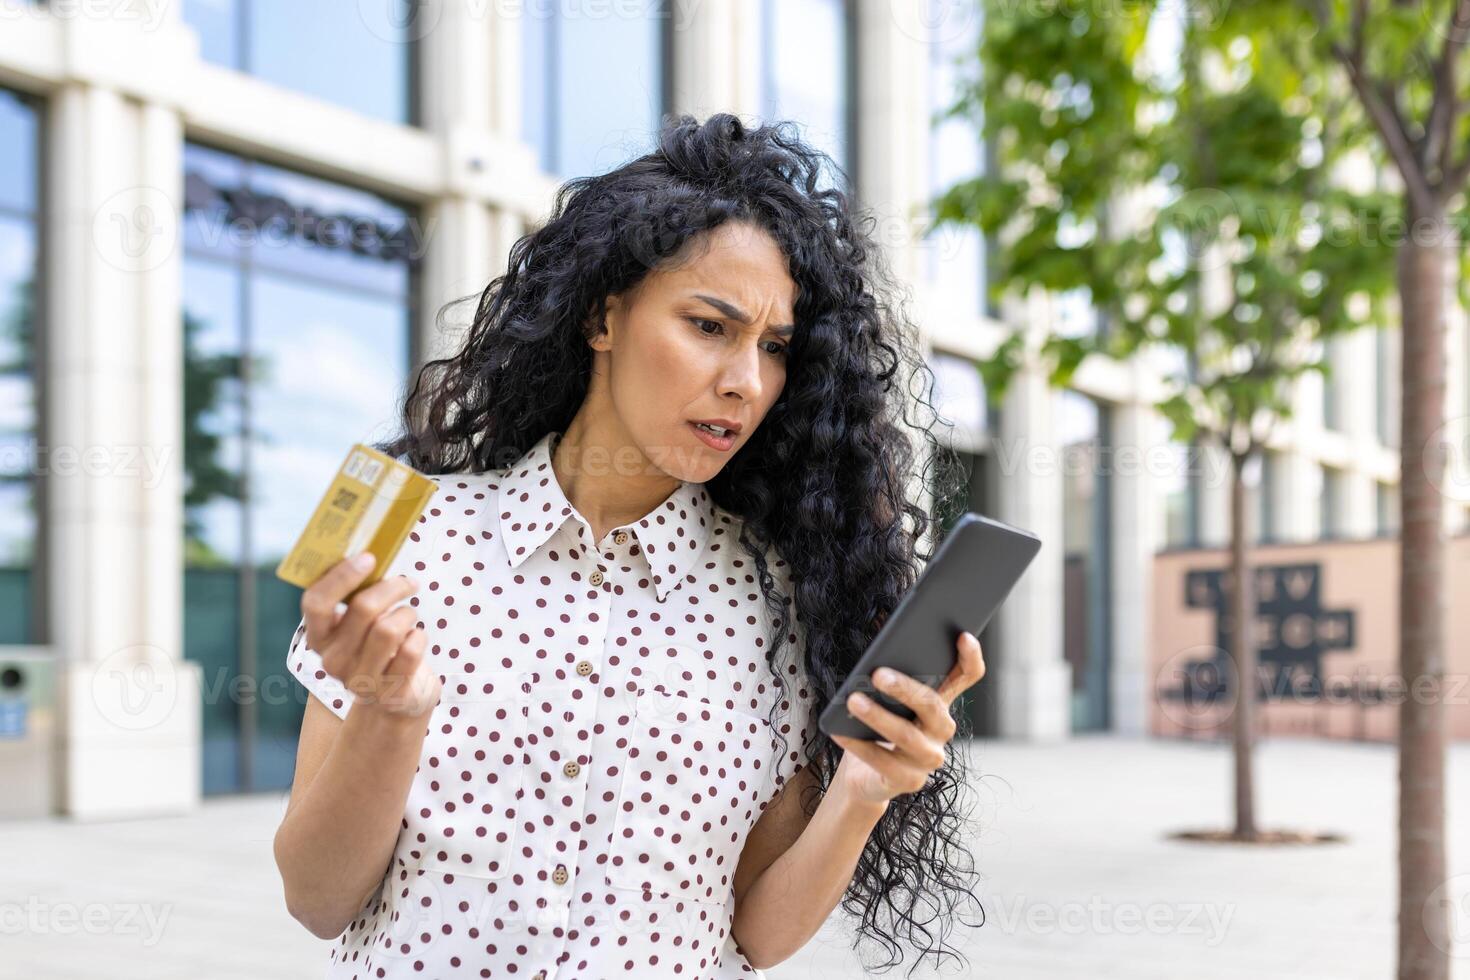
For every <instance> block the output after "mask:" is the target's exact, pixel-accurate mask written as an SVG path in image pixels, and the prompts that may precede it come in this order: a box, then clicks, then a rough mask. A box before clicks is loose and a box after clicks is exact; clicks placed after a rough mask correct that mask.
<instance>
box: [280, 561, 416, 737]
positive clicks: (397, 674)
mask: <svg viewBox="0 0 1470 980" xmlns="http://www.w3.org/2000/svg"><path fill="white" fill-rule="evenodd" d="M364 554H367V556H368V557H369V558H372V557H373V556H372V555H371V554H369V553H366V552H364ZM358 557H361V556H358ZM372 567H373V563H372V562H371V561H369V562H366V563H365V564H363V565H358V564H356V562H355V560H354V559H352V558H344V559H342V560H341V561H339V562H338V563H337V564H335V565H333V566H332V567H331V568H330V569H328V570H327V573H326V574H325V575H323V576H322V577H321V578H319V579H317V581H316V582H314V583H312V585H311V587H310V588H308V589H307V590H306V591H305V592H304V593H302V595H301V615H302V618H303V619H304V620H305V621H306V645H307V646H308V647H310V648H311V649H313V650H315V651H317V653H318V654H320V655H321V658H322V669H323V670H325V671H326V672H327V673H328V674H331V675H332V676H333V677H335V678H337V679H338V680H339V681H341V682H342V684H343V686H345V687H346V688H347V690H349V691H351V692H352V694H353V697H354V698H355V701H354V707H356V706H357V705H358V704H362V705H365V706H370V710H375V711H377V710H380V711H383V712H385V713H387V714H389V715H394V716H400V717H408V718H424V717H427V716H428V715H429V713H430V712H432V711H433V710H434V705H436V704H437V703H438V702H439V693H440V689H441V684H440V682H439V677H438V675H436V674H435V673H434V672H433V671H432V670H430V669H429V668H428V666H427V664H426V662H425V660H424V647H425V645H426V643H427V640H426V637H425V634H424V631H423V630H421V629H419V628H418V610H416V609H415V608H414V607H413V606H411V605H403V606H399V607H398V608H396V609H395V608H393V607H394V606H395V605H396V604H397V603H399V602H401V601H402V600H404V599H406V598H407V597H408V596H410V595H412V594H413V593H415V592H417V591H418V588H419V584H418V582H416V581H414V580H413V579H411V578H409V577H407V576H406V575H395V576H393V577H391V578H385V579H383V580H382V581H379V582H374V583H373V584H372V585H369V586H368V587H367V588H365V589H362V590H361V591H360V592H358V593H357V594H356V595H354V596H353V597H352V599H351V601H347V602H345V605H344V600H345V597H346V596H347V595H348V594H349V593H351V592H352V590H353V589H355V588H356V587H357V586H358V584H359V583H361V582H362V580H363V579H365V578H367V576H368V574H369V573H370V572H371V571H372ZM339 606H344V608H341V609H339V608H338V607H339Z"/></svg>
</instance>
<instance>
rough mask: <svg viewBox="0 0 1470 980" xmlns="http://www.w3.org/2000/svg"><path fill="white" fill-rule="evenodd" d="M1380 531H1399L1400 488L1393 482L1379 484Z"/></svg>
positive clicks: (1380, 532) (1386, 533)
mask: <svg viewBox="0 0 1470 980" xmlns="http://www.w3.org/2000/svg"><path fill="white" fill-rule="evenodd" d="M1377 498H1378V499H1377V504H1378V533H1379V534H1380V535H1393V534H1398V533H1399V488H1398V487H1397V486H1396V485H1394V484H1391V483H1380V484H1378V493H1377Z"/></svg>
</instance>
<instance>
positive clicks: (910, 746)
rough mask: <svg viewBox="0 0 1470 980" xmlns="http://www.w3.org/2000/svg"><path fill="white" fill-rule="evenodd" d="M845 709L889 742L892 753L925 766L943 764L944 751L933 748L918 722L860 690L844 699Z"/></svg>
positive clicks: (930, 766) (931, 742)
mask: <svg viewBox="0 0 1470 980" xmlns="http://www.w3.org/2000/svg"><path fill="white" fill-rule="evenodd" d="M847 710H849V711H851V712H852V713H853V716H854V717H855V718H857V719H858V720H859V721H861V722H862V723H863V724H865V725H867V726H868V727H869V728H871V729H872V730H873V731H875V732H877V733H878V734H879V735H882V736H883V737H884V738H885V739H887V740H888V741H890V742H892V743H893V745H894V749H893V750H894V751H895V752H899V753H901V754H903V755H904V756H906V757H907V758H908V759H910V760H912V761H913V762H915V763H916V764H918V765H921V766H924V767H926V768H938V767H939V766H942V765H944V752H943V750H941V749H938V748H936V746H935V745H934V742H933V741H932V740H931V739H930V738H929V736H927V735H926V734H925V733H924V732H923V731H921V730H920V728H919V726H918V725H915V724H914V723H913V722H912V721H909V720H908V719H907V718H902V717H900V716H898V715H896V714H894V713H893V712H892V711H889V710H888V709H887V708H885V707H883V706H882V705H881V704H879V703H878V702H876V701H874V700H873V699H872V698H868V697H866V695H863V694H862V693H861V692H857V693H854V694H852V695H851V696H850V697H848V699H847ZM884 751H887V750H886V749H885V750H884Z"/></svg>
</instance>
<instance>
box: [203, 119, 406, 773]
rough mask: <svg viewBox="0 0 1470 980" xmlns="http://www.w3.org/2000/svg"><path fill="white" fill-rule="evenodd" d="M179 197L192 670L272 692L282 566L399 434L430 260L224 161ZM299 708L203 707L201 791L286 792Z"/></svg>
mask: <svg viewBox="0 0 1470 980" xmlns="http://www.w3.org/2000/svg"><path fill="white" fill-rule="evenodd" d="M185 183H186V194H185V197H186V207H185V216H184V222H185V229H184V239H185V243H186V256H185V262H184V280H185V281H184V334H185V338H184V341H185V364H184V373H185V412H184V415H185V418H184V425H185V444H186V447H187V449H186V453H185V498H184V504H185V508H184V510H185V525H184V529H183V533H184V536H185V555H186V566H185V581H184V600H185V614H184V630H185V643H186V655H187V656H188V657H189V658H190V659H192V660H196V661H198V662H199V663H200V664H201V667H202V668H203V670H204V672H205V677H204V680H205V684H206V690H215V689H218V687H217V685H218V683H219V681H220V680H221V678H225V679H228V678H232V677H237V676H245V677H250V678H253V679H254V680H256V681H257V682H258V683H260V684H262V685H264V684H265V682H266V681H267V680H268V679H270V678H273V677H280V676H283V673H284V671H285V653H286V650H287V647H288V645H289V641H290V634H291V630H292V629H293V628H294V627H295V625H296V624H297V622H298V621H299V617H300V596H301V590H300V589H297V588H295V587H293V586H289V585H287V584H286V583H283V582H281V581H279V580H278V579H276V577H275V567H276V565H277V564H278V563H279V562H280V560H281V558H282V557H283V556H284V555H285V553H286V551H287V550H288V549H289V547H290V545H291V543H292V542H293V541H294V540H295V537H296V535H297V534H299V533H300V531H301V529H302V527H303V526H304V525H305V523H306V519H307V518H308V517H309V515H310V512H311V509H312V508H313V507H314V506H315V504H316V500H317V497H318V495H319V494H320V493H321V491H322V489H323V487H324V486H325V484H326V481H327V480H329V479H330V477H331V474H332V473H333V472H335V471H336V468H337V466H338V465H339V464H340V462H341V460H342V457H343V455H344V454H345V453H346V450H347V447H348V446H349V445H351V444H352V443H353V442H376V441H380V440H382V439H384V438H386V437H388V436H389V435H391V434H392V432H393V431H394V429H395V426H396V420H397V414H396V413H397V405H398V400H399V398H400V397H401V396H402V394H403V390H404V387H405V385H406V382H407V380H408V375H409V371H410V366H411V364H412V357H413V354H412V350H411V322H412V319H411V318H412V312H413V309H412V295H413V284H414V279H415V276H416V268H417V265H418V261H419V257H420V256H421V253H422V248H421V247H420V245H421V243H420V242H419V238H420V236H419V234H418V224H417V221H416V217H415V216H414V215H413V214H412V213H410V212H408V211H407V210H405V209H404V208H402V207H400V206H398V205H396V204H394V203H392V202H390V201H386V200H384V199H383V198H380V197H378V196H376V195H373V194H369V193H366V192H363V191H359V190H356V189H353V188H349V187H343V186H341V185H337V184H332V183H330V182H327V181H322V180H318V179H315V178H310V177H305V176H302V175H300V174H295V173H292V172H290V171H286V170H282V169H280V168H276V167H270V166H265V165H263V164H259V163H256V162H253V161H247V160H243V159H240V158H238V157H233V156H230V155H229V154H226V153H222V152H220V151H217V150H213V149H209V148H206V147H201V146H193V145H191V146H188V147H186V150H185ZM332 226H335V227H337V228H339V229H342V230H345V231H346V234H345V235H338V234H334V233H331V232H330V230H329V229H330V227H332ZM272 683H276V682H272ZM211 685H216V686H214V687H211ZM275 689H276V690H292V688H291V686H290V685H280V684H278V683H276V687H275ZM262 690H264V687H262ZM302 707H303V702H302V701H301V700H299V699H297V700H287V701H285V702H282V700H281V699H279V698H277V699H275V700H270V699H266V698H264V697H262V698H260V699H257V700H256V701H254V702H252V703H237V702H236V701H235V699H232V698H228V697H220V698H211V699H207V700H206V703H205V705H204V716H205V717H204V728H205V744H204V756H205V757H204V784H205V789H206V791H207V792H229V791H237V790H248V789H263V788H279V787H283V786H285V785H287V784H288V783H289V781H290V776H291V769H292V760H293V758H294V753H295V738H296V731H297V726H298V725H299V723H300V717H301V711H302ZM242 731H253V732H255V733H256V734H255V736H254V737H245V736H242V734H241V733H242Z"/></svg>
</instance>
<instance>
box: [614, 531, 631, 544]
mask: <svg viewBox="0 0 1470 980" xmlns="http://www.w3.org/2000/svg"><path fill="white" fill-rule="evenodd" d="M613 541H615V542H616V543H618V544H627V543H628V532H627V531H619V532H618V533H617V534H614V535H613Z"/></svg>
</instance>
